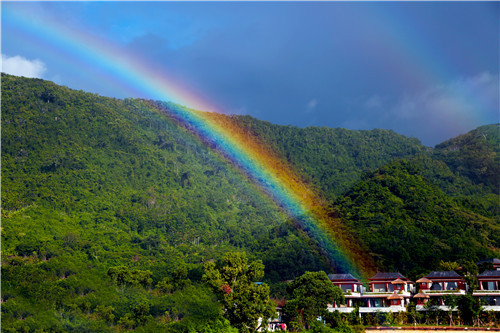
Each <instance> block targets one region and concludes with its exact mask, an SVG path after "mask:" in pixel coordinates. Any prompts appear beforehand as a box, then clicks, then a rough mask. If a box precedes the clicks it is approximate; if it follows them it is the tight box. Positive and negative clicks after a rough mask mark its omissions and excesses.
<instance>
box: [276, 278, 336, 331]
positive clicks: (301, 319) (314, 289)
mask: <svg viewBox="0 0 500 333" xmlns="http://www.w3.org/2000/svg"><path fill="white" fill-rule="evenodd" d="M288 290H289V293H290V294H291V295H292V299H290V300H289V301H288V302H287V303H286V305H285V307H284V312H285V314H286V315H287V316H288V317H289V318H292V319H294V320H293V321H294V322H295V326H296V327H297V328H298V329H300V328H302V327H303V326H306V327H307V328H310V326H311V323H312V322H313V321H314V320H316V318H317V317H320V316H324V315H325V314H326V313H327V306H328V303H333V302H336V303H342V302H344V294H343V293H342V290H341V289H340V288H339V287H336V286H334V285H333V284H332V282H331V281H330V280H329V279H328V277H327V275H326V273H325V272H323V271H319V272H306V273H304V274H303V275H302V276H300V277H299V278H297V279H295V280H294V281H293V282H291V283H290V285H289V286H288Z"/></svg>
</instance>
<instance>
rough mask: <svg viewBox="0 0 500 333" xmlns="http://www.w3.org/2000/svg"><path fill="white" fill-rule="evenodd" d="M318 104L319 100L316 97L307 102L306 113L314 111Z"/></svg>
mask: <svg viewBox="0 0 500 333" xmlns="http://www.w3.org/2000/svg"><path fill="white" fill-rule="evenodd" d="M316 106H318V100H317V99H316V98H313V99H311V100H310V101H309V102H308V103H307V106H306V107H307V108H306V113H310V112H312V111H314V109H315V108H316Z"/></svg>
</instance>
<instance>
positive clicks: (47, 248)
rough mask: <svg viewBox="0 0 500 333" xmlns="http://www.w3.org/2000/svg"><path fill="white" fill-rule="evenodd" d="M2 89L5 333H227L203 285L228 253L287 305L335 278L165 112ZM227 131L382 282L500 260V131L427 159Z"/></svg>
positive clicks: (489, 130)
mask: <svg viewBox="0 0 500 333" xmlns="http://www.w3.org/2000/svg"><path fill="white" fill-rule="evenodd" d="M1 88H2V115H1V116H2V148H1V149H2V244H1V246H2V302H3V304H2V328H3V330H5V331H6V332H8V331H23V330H25V331H30V330H32V331H34V330H36V329H44V330H49V331H68V330H79V331H96V330H98V331H99V330H102V331H107V330H118V329H119V328H120V327H122V328H129V329H132V328H135V329H138V330H140V329H144V330H149V331H151V330H153V331H154V330H157V329H159V328H161V329H163V328H165V327H166V326H168V327H170V328H171V329H172V330H174V331H175V330H176V331H183V330H185V331H188V327H195V326H196V325H202V326H203V325H205V326H206V325H212V327H218V326H217V325H219V324H220V315H219V314H218V313H219V312H218V311H219V310H218V309H217V308H214V305H213V304H212V302H211V301H210V300H211V297H212V296H213V295H211V294H210V292H208V291H207V290H206V288H205V287H204V285H203V283H202V281H201V276H202V274H203V263H204V262H206V261H209V260H218V259H220V258H221V257H222V255H223V254H224V253H226V252H228V251H241V250H243V251H246V252H247V253H248V254H249V256H250V257H251V258H252V259H256V258H257V259H261V260H262V261H263V263H264V265H265V267H266V275H265V280H266V281H267V282H269V283H271V286H272V290H274V291H273V293H275V295H276V296H278V295H281V294H282V285H281V284H280V283H279V281H283V280H287V279H293V278H295V277H297V276H299V275H301V274H302V273H303V272H304V271H306V270H309V271H317V270H326V271H329V270H331V267H330V266H329V263H328V261H327V260H326V259H325V258H324V257H323V256H322V254H321V253H322V251H321V249H320V248H318V247H317V245H316V244H315V243H314V242H313V241H311V240H309V239H308V237H307V235H306V234H305V233H304V231H302V230H297V229H296V228H295V227H294V225H293V223H292V221H290V220H289V218H288V217H287V216H286V215H285V214H284V213H283V212H282V210H281V209H280V207H278V205H276V204H275V203H274V202H273V201H271V200H270V198H269V197H267V196H266V195H265V194H263V193H262V192H261V191H260V190H259V189H258V188H257V186H256V185H255V184H253V183H252V182H251V181H249V180H248V179H247V177H245V176H244V174H243V173H241V172H240V171H238V170H237V169H236V168H235V167H234V165H232V163H230V162H228V161H227V160H226V159H225V158H224V157H222V156H221V155H220V154H219V153H217V152H216V151H214V150H212V149H210V148H208V147H207V146H206V145H205V144H203V142H202V141H201V140H199V139H198V138H196V137H195V136H193V135H192V133H191V132H190V131H189V129H188V128H186V127H185V126H183V124H181V123H179V122H178V121H176V119H175V117H173V116H172V114H171V113H170V112H169V104H168V103H167V104H165V103H160V102H153V101H147V100H139V99H125V100H118V99H114V98H107V97H101V96H98V95H95V94H90V93H85V92H82V91H75V90H71V89H69V88H66V87H61V86H58V85H56V84H54V83H52V82H48V81H44V80H39V79H27V78H20V77H14V76H10V75H4V74H2V87H1ZM217 117H220V118H221V119H222V118H224V117H226V118H227V117H230V116H224V115H218V116H217ZM231 121H233V122H236V123H237V124H238V125H239V126H240V127H242V128H244V129H245V131H247V132H248V133H249V135H252V136H257V137H259V138H260V139H261V140H262V141H263V142H265V143H266V145H268V146H269V147H270V148H269V149H272V150H273V151H275V152H276V154H277V155H279V156H281V157H282V159H283V160H285V161H287V163H288V165H289V167H290V168H293V169H294V170H296V171H297V172H298V173H299V174H300V175H301V176H302V177H303V179H304V181H305V182H306V183H307V184H308V186H309V187H311V188H312V189H314V190H315V191H316V192H317V193H318V195H319V196H320V197H321V198H324V201H325V203H326V205H328V207H327V208H328V210H329V211H331V212H332V214H333V215H335V216H338V217H339V218H340V219H341V221H343V223H344V224H345V225H346V226H347V227H348V228H350V229H351V230H352V231H353V232H354V233H355V235H356V236H357V237H358V238H359V240H360V243H361V244H363V246H365V247H366V248H367V249H368V251H369V252H370V253H371V254H372V255H373V256H374V258H375V259H376V262H377V264H378V265H379V269H395V270H400V271H401V272H403V273H412V274H413V273H416V272H420V271H424V270H431V269H433V268H434V266H433V265H435V263H436V262H439V261H440V260H445V261H448V260H459V259H464V260H470V261H474V260H477V259H482V258H484V257H491V256H493V255H498V249H499V230H498V216H499V212H498V202H499V201H498V199H499V197H498V178H497V177H498V172H497V169H495V168H498V143H499V140H498V125H490V126H486V127H480V128H478V129H477V130H475V131H472V132H470V133H467V134H465V135H464V136H460V137H457V138H454V139H451V140H449V141H447V142H445V143H443V144H441V145H438V146H437V147H436V148H434V149H432V148H428V147H425V146H423V145H421V144H420V142H419V141H418V140H417V139H414V138H407V137H405V136H402V135H399V134H397V133H395V132H393V131H387V130H373V131H350V130H345V129H330V128H315V127H311V128H305V129H302V128H296V127H290V126H279V125H274V124H271V123H268V122H264V121H260V120H258V119H255V118H252V117H249V116H231ZM434 249H436V250H434ZM116 274H121V275H120V276H121V278H120V279H118V278H117V275H116ZM117 281H122V282H120V283H119V282H117ZM193 295H196V296H193ZM193 297H194V298H195V299H196V300H195V301H193V302H191V301H190V302H186V300H187V299H193ZM186 304H190V305H189V306H188V305H186ZM199 309H203V311H207V312H206V313H205V314H204V315H200V313H199V312H197V311H201V310H199ZM212 310H213V311H212ZM200 323H201V324H200ZM165 325H166V326H165ZM179 325H180V326H179ZM182 325H185V326H182ZM189 325H191V326H189ZM192 325H194V326H192ZM221 325H222V324H221ZM113 327H114V328H113Z"/></svg>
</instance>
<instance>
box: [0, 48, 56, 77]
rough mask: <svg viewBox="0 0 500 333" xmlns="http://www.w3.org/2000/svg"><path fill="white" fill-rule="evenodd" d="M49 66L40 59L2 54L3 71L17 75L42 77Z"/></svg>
mask: <svg viewBox="0 0 500 333" xmlns="http://www.w3.org/2000/svg"><path fill="white" fill-rule="evenodd" d="M46 70H47V68H46V67H45V63H43V62H42V61H41V60H39V59H35V60H28V59H26V58H24V57H21V56H19V55H16V56H14V57H8V56H6V55H4V54H2V72H3V73H7V74H12V75H17V76H25V77H37V78H41V77H42V76H43V74H44V73H45V71H46Z"/></svg>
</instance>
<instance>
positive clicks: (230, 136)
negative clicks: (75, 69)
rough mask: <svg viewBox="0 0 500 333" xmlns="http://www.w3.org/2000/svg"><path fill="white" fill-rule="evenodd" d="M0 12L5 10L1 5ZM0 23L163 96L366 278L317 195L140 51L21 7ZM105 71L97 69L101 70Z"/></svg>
mask: <svg viewBox="0 0 500 333" xmlns="http://www.w3.org/2000/svg"><path fill="white" fill-rule="evenodd" d="M4 11H5V9H4ZM2 16H3V19H4V20H3V23H4V24H7V25H8V26H9V29H11V30H12V31H15V32H16V33H17V34H19V37H20V38H25V39H29V40H30V42H31V43H37V44H40V43H41V44H43V45H44V47H45V49H46V52H47V54H48V55H49V54H50V55H52V56H57V57H61V58H62V59H61V60H64V62H66V63H67V62H68V59H72V58H77V59H78V61H79V62H81V61H84V62H85V63H88V64H89V65H88V66H92V67H93V69H92V70H93V71H95V72H96V73H97V72H100V73H101V76H103V79H105V80H107V81H108V82H109V83H110V84H115V85H117V86H118V87H120V88H121V89H124V90H126V91H127V92H131V93H140V94H143V95H146V96H148V97H149V98H150V99H155V100H170V101H172V102H174V103H175V105H174V106H172V105H173V104H169V106H168V110H165V111H166V112H168V113H169V115H173V116H174V117H175V118H176V119H177V120H178V121H179V122H180V123H182V124H183V126H186V127H188V128H189V129H190V130H191V131H192V132H193V133H194V134H195V135H196V136H198V137H199V138H200V139H201V140H202V141H203V142H205V143H206V144H207V145H208V146H210V147H211V148H212V149H214V150H215V151H217V152H218V153H219V154H221V155H223V156H224V157H225V158H226V159H228V160H230V161H231V163H232V164H233V165H235V166H236V167H237V168H238V169H239V170H240V171H241V172H243V173H244V174H245V175H246V176H247V177H248V178H249V179H251V180H252V181H253V182H255V183H256V184H257V185H258V188H260V189H261V190H262V191H263V192H264V193H266V194H267V195H269V196H270V197H271V198H272V199H273V200H274V202H276V203H277V204H278V205H279V206H280V207H281V208H282V209H283V210H285V211H286V212H287V213H288V215H289V216H290V218H291V219H292V221H293V222H294V224H295V225H296V226H297V227H299V228H300V229H302V230H304V231H306V233H307V234H308V235H309V237H310V238H311V239H312V240H313V241H314V242H315V243H316V244H317V245H318V246H319V248H320V249H321V250H322V251H323V252H324V254H325V255H326V256H327V258H329V260H330V261H331V263H332V264H333V266H335V268H336V270H337V271H340V272H345V273H347V272H350V273H353V274H355V275H357V276H359V277H362V278H366V277H367V274H370V273H372V272H373V270H374V264H373V262H372V260H371V258H370V257H369V256H368V255H366V254H365V252H364V251H363V250H362V248H361V247H360V246H359V243H358V242H357V241H356V240H355V239H354V237H353V235H351V234H350V232H349V231H348V230H346V228H345V227H344V226H343V225H342V224H341V223H340V220H339V219H337V218H335V217H333V214H332V212H331V211H329V209H328V208H327V206H326V203H325V202H324V200H323V199H322V198H321V197H320V196H318V195H317V194H316V193H314V191H312V190H311V188H310V187H308V186H307V184H306V183H305V182H304V181H303V180H302V177H301V176H300V175H299V174H298V173H297V172H295V171H294V170H293V169H292V168H291V167H290V166H289V165H288V164H287V163H286V162H285V161H284V160H283V159H282V158H281V157H280V156H278V155H277V154H276V153H275V152H273V151H272V150H271V149H270V148H269V147H268V146H266V145H265V144H263V143H262V141H261V140H260V139H259V138H258V137H257V136H255V135H253V134H252V133H248V131H247V130H244V129H242V128H241V127H240V126H238V124H237V123H236V121H235V120H234V119H233V118H231V117H227V116H221V115H220V114H218V113H215V112H201V111H195V110H193V109H190V108H188V107H186V106H182V105H189V106H190V107H193V108H197V109H201V110H209V111H215V110H217V109H216V108H215V107H214V105H213V104H212V103H208V102H207V101H205V100H203V99H202V98H200V97H199V96H197V95H195V94H193V93H192V92H191V91H189V90H188V89H187V88H186V87H183V86H182V84H180V83H178V82H174V81H172V80H169V79H168V75H167V76H165V75H164V74H161V73H158V72H157V71H156V70H155V66H154V64H152V63H149V62H146V61H143V59H141V58H140V57H137V56H133V55H124V54H123V53H120V52H119V48H118V47H117V46H115V45H113V44H112V43H111V42H110V41H104V40H101V39H99V38H97V37H96V36H91V35H89V34H87V33H85V32H83V31H75V30H71V29H70V28H69V27H66V26H62V25H60V24H58V23H57V21H54V20H44V21H43V22H42V23H38V24H37V23H36V22H37V20H33V19H30V18H29V17H28V16H26V15H24V13H21V12H18V11H17V10H15V9H9V11H8V14H7V15H2ZM103 73H105V75H103Z"/></svg>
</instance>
